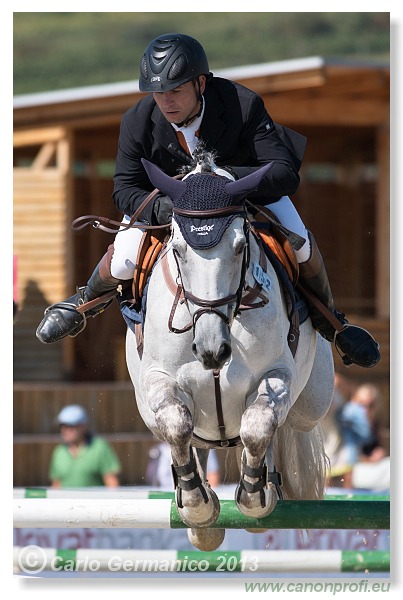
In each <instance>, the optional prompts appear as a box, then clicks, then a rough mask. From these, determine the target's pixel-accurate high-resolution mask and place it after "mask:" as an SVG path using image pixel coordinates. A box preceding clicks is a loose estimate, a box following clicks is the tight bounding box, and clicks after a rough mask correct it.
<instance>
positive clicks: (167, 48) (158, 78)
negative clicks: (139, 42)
mask: <svg viewBox="0 0 403 600" xmlns="http://www.w3.org/2000/svg"><path fill="white" fill-rule="evenodd" d="M199 75H206V76H209V75H210V69H209V65H208V61H207V56H206V53H205V52H204V49H203V47H202V45H201V44H200V43H199V42H198V41H197V40H195V39H194V38H192V37H190V36H189V35H184V34H182V33H167V34H164V35H160V36H159V37H157V38H155V39H154V40H153V41H152V42H151V43H150V44H149V45H148V46H147V48H146V50H145V52H144V55H143V58H142V59H141V63H140V80H139V87H140V91H142V92H167V91H169V90H173V89H174V88H176V87H178V86H180V85H183V84H184V83H187V82H188V81H192V80H193V79H196V78H197V77H199Z"/></svg>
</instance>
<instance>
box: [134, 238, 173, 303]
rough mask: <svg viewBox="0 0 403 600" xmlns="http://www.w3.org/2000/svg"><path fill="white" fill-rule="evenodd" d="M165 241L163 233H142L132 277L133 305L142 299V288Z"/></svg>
mask: <svg viewBox="0 0 403 600" xmlns="http://www.w3.org/2000/svg"><path fill="white" fill-rule="evenodd" d="M165 240H166V230H165V231H158V230H157V231H152V230H147V231H145V232H144V233H143V236H142V238H141V241H140V246H139V250H138V253H137V259H136V267H135V269H134V276H133V298H134V300H135V303H136V304H137V303H138V302H140V300H141V298H142V297H143V292H144V287H145V285H146V283H147V279H148V277H149V275H150V273H151V271H152V268H153V266H154V264H155V262H156V260H157V258H158V256H159V253H160V252H161V250H162V248H163V246H164V243H165Z"/></svg>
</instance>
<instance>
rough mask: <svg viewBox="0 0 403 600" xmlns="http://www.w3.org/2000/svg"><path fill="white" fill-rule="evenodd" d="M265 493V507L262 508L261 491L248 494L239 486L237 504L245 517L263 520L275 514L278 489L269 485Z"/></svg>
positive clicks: (236, 496)
mask: <svg viewBox="0 0 403 600" xmlns="http://www.w3.org/2000/svg"><path fill="white" fill-rule="evenodd" d="M239 492H240V493H239ZM263 492H264V505H263V506H262V502H261V498H260V491H259V492H254V493H247V492H246V491H245V490H244V489H243V488H241V487H240V486H239V485H238V486H237V489H236V490H235V502H236V505H237V507H238V509H239V510H240V511H241V513H242V514H243V515H245V516H246V517H253V518H254V519H262V518H263V517H267V515H269V514H270V513H272V512H273V510H274V509H275V508H276V504H277V491H276V488H275V487H274V485H273V484H272V483H269V484H268V485H267V487H266V488H264V490H263Z"/></svg>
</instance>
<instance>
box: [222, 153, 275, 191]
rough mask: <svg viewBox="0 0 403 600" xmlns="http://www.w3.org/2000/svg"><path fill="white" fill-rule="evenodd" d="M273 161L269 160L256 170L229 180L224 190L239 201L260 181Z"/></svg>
mask: <svg viewBox="0 0 403 600" xmlns="http://www.w3.org/2000/svg"><path fill="white" fill-rule="evenodd" d="M272 166H273V163H272V162H270V163H268V164H267V165H264V166H263V167H261V168H260V169H257V171H254V172H253V173H251V174H250V175H246V177H242V178H241V179H238V180H237V181H231V182H229V183H227V184H226V186H225V187H226V190H227V192H228V193H229V194H230V196H232V198H233V200H235V201H240V200H243V198H245V197H246V196H247V195H248V194H250V192H252V191H253V190H255V189H256V188H257V187H258V185H259V183H260V182H261V181H262V179H263V177H264V176H265V175H266V173H267V172H268V171H269V170H270V169H271V168H272Z"/></svg>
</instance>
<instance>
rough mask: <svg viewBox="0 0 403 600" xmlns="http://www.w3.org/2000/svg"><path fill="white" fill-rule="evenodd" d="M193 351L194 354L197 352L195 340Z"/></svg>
mask: <svg viewBox="0 0 403 600" xmlns="http://www.w3.org/2000/svg"><path fill="white" fill-rule="evenodd" d="M192 352H193V354H194V355H196V354H197V346H196V343H195V342H193V344H192Z"/></svg>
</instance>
